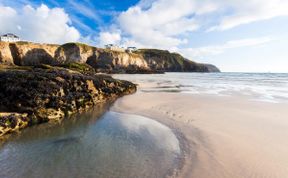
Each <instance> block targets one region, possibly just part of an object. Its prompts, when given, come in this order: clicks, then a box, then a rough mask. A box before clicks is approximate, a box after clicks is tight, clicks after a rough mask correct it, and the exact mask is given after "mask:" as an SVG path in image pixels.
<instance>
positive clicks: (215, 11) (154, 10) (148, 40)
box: [0, 0, 288, 72]
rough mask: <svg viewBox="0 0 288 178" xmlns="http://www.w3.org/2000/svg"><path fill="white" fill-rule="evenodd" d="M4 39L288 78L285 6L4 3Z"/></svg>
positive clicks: (189, 1)
mask: <svg viewBox="0 0 288 178" xmlns="http://www.w3.org/2000/svg"><path fill="white" fill-rule="evenodd" d="M0 21H1V23H2V24H1V26H0V33H1V34H2V33H7V32H13V33H16V34H18V35H19V36H20V37H21V38H22V39H23V40H29V41H35V42H41V43H42V42H43V43H60V44H61V43H65V42H70V41H80V42H84V43H88V44H91V45H95V46H100V47H101V46H103V45H105V44H107V43H115V44H118V45H121V46H137V47H139V48H160V49H168V50H170V51H175V52H179V53H181V54H182V55H184V56H185V57H187V58H188V59H191V60H195V61H197V62H204V63H212V64H215V65H217V66H218V67H219V68H220V69H221V70H222V71H232V72H288V51H287V46H288V1H287V0H250V1H246V2H245V3H243V1H242V0H233V1H231V0H201V1H200V0H177V1H176V0H97V1H96V0H95V1H92V0H82V1H79V0H60V1H56V0H34V1H32V0H17V1H12V0H0Z"/></svg>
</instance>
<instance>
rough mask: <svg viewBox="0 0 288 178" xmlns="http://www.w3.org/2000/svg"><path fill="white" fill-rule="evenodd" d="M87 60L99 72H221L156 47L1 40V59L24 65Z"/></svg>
mask: <svg viewBox="0 0 288 178" xmlns="http://www.w3.org/2000/svg"><path fill="white" fill-rule="evenodd" d="M71 62H78V63H87V64H89V65H90V66H92V67H93V68H94V69H95V70H96V71H97V72H107V73H154V72H219V71H220V70H219V69H218V68H217V67H215V66H213V65H211V64H200V63H196V62H193V61H190V60H188V59H185V58H184V57H183V56H181V55H180V54H177V53H170V52H169V51H164V50H156V49H141V50H138V51H136V52H134V53H126V52H118V51H111V50H107V49H102V48H96V47H93V46H88V45H85V44H81V43H67V44H64V45H51V44H35V43H29V42H17V43H5V42H0V63H5V64H12V65H13V64H14V65H20V66H35V65H39V64H49V65H61V64H67V63H71Z"/></svg>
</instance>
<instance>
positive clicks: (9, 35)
mask: <svg viewBox="0 0 288 178" xmlns="http://www.w3.org/2000/svg"><path fill="white" fill-rule="evenodd" d="M1 36H4V37H14V38H19V37H18V36H17V35H14V34H13V33H7V34H4V35H1Z"/></svg>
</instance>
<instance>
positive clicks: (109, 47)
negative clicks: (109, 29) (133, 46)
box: [105, 44, 125, 52]
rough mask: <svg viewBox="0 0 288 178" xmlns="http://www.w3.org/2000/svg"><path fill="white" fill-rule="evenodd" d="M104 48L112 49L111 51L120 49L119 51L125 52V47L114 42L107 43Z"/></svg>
mask: <svg viewBox="0 0 288 178" xmlns="http://www.w3.org/2000/svg"><path fill="white" fill-rule="evenodd" d="M105 48H106V49H109V50H112V51H120V52H125V49H124V48H121V47H119V46H117V45H114V44H108V45H105Z"/></svg>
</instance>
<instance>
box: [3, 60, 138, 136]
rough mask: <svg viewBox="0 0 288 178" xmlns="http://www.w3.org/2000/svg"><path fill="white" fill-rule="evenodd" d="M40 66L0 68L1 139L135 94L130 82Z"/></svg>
mask: <svg viewBox="0 0 288 178" xmlns="http://www.w3.org/2000/svg"><path fill="white" fill-rule="evenodd" d="M77 70H78V69H76V71H74V70H71V69H66V68H63V67H53V66H49V65H44V66H43V65H40V66H36V67H18V66H15V67H13V66H3V65H2V66H0V83H1V85H0V98H1V100H0V113H4V112H5V113H17V114H10V115H8V116H7V115H3V114H2V116H0V135H3V134H5V133H8V132H12V131H16V130H19V129H22V128H25V127H28V126H30V125H34V124H39V123H43V122H48V121H52V120H61V119H62V118H64V117H65V116H69V115H71V114H73V113H76V112H81V111H84V110H87V109H88V108H91V107H93V106H94V105H96V104H97V103H100V102H105V101H107V100H110V99H112V98H116V97H119V96H122V95H125V94H129V93H133V92H135V91H136V85H134V84H133V83H131V82H127V81H122V80H116V79H113V78H112V77H110V76H106V75H98V74H96V73H95V72H94V73H89V74H84V73H81V72H78V71H77Z"/></svg>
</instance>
